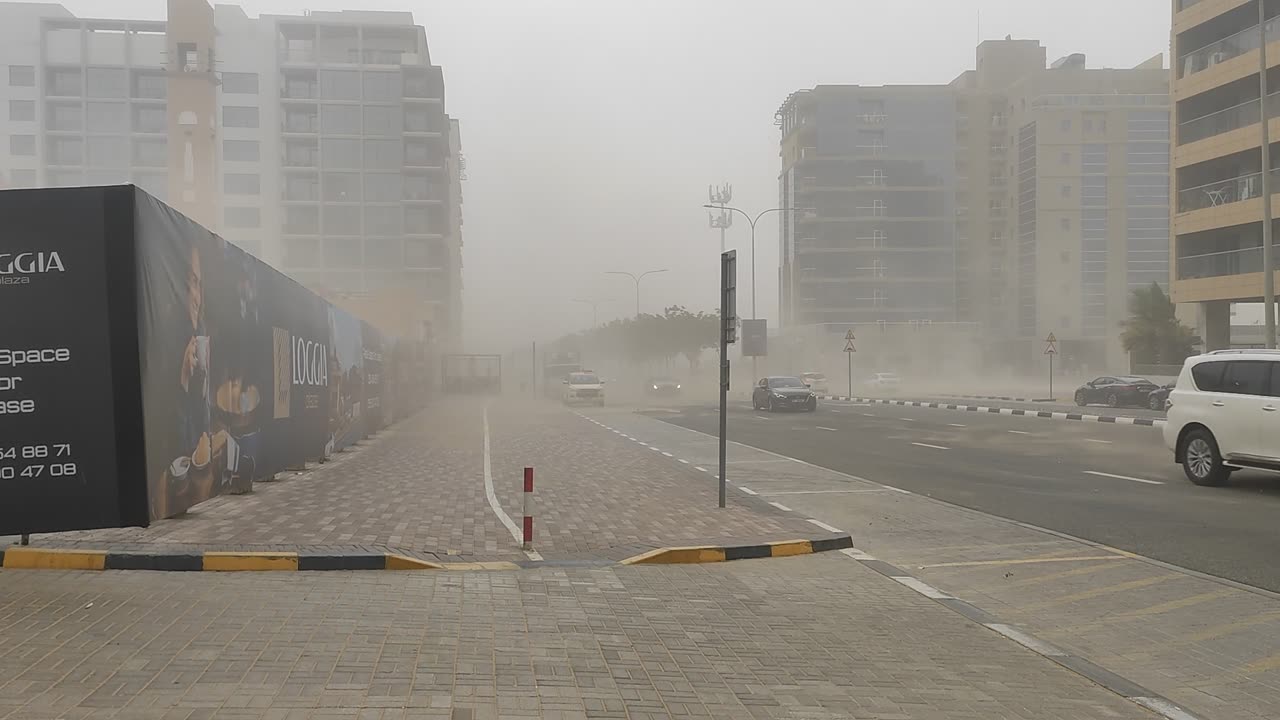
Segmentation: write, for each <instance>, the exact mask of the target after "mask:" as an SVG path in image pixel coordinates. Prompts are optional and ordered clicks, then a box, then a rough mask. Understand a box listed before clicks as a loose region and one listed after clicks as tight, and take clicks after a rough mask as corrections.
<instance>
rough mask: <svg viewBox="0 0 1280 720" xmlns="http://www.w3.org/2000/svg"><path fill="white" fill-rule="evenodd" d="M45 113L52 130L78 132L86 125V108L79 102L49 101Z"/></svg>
mask: <svg viewBox="0 0 1280 720" xmlns="http://www.w3.org/2000/svg"><path fill="white" fill-rule="evenodd" d="M44 113H45V118H44V121H45V125H47V126H48V128H49V129H50V130H59V131H69V132H78V131H79V130H80V129H81V128H83V127H84V109H83V108H81V107H80V103H78V102H70V103H67V102H60V103H49V104H48V105H46V106H45V111H44Z"/></svg>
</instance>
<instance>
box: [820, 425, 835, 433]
mask: <svg viewBox="0 0 1280 720" xmlns="http://www.w3.org/2000/svg"><path fill="white" fill-rule="evenodd" d="M818 429H819V430H826V431H827V432H840V431H839V430H837V429H835V428H829V427H823V426H821V425H819V426H818Z"/></svg>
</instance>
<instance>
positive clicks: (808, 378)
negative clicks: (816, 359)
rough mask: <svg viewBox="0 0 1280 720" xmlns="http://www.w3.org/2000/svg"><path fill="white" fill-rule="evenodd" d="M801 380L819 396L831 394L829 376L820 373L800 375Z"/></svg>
mask: <svg viewBox="0 0 1280 720" xmlns="http://www.w3.org/2000/svg"><path fill="white" fill-rule="evenodd" d="M800 379H801V380H803V381H804V384H805V385H808V386H809V389H810V390H812V391H814V392H816V393H818V394H819V395H826V394H827V393H829V392H830V389H829V387H828V385H827V376H826V375H823V374H822V373H820V372H807V373H800Z"/></svg>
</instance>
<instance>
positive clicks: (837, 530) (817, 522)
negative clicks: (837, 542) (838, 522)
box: [805, 518, 844, 533]
mask: <svg viewBox="0 0 1280 720" xmlns="http://www.w3.org/2000/svg"><path fill="white" fill-rule="evenodd" d="M805 519H806V520H808V521H809V522H811V523H813V524H814V525H817V526H818V527H820V528H822V529H823V530H826V531H827V532H833V533H842V532H844V531H843V530H841V529H840V528H838V527H831V526H830V525H828V524H826V523H824V522H822V521H821V520H814V519H813V518H805Z"/></svg>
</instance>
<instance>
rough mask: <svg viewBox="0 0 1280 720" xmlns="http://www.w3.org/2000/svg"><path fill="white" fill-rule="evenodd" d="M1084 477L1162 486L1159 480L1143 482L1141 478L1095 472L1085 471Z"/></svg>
mask: <svg viewBox="0 0 1280 720" xmlns="http://www.w3.org/2000/svg"><path fill="white" fill-rule="evenodd" d="M1084 474H1085V475H1097V476H1098V477H1106V478H1115V479H1116V480H1131V481H1133V482H1137V483H1146V484H1147V485H1163V484H1164V483H1162V482H1160V481H1159V480H1144V479H1142V478H1136V477H1129V476H1128V475H1114V474H1112V473H1104V472H1098V471H1097V470H1085V471H1084Z"/></svg>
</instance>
